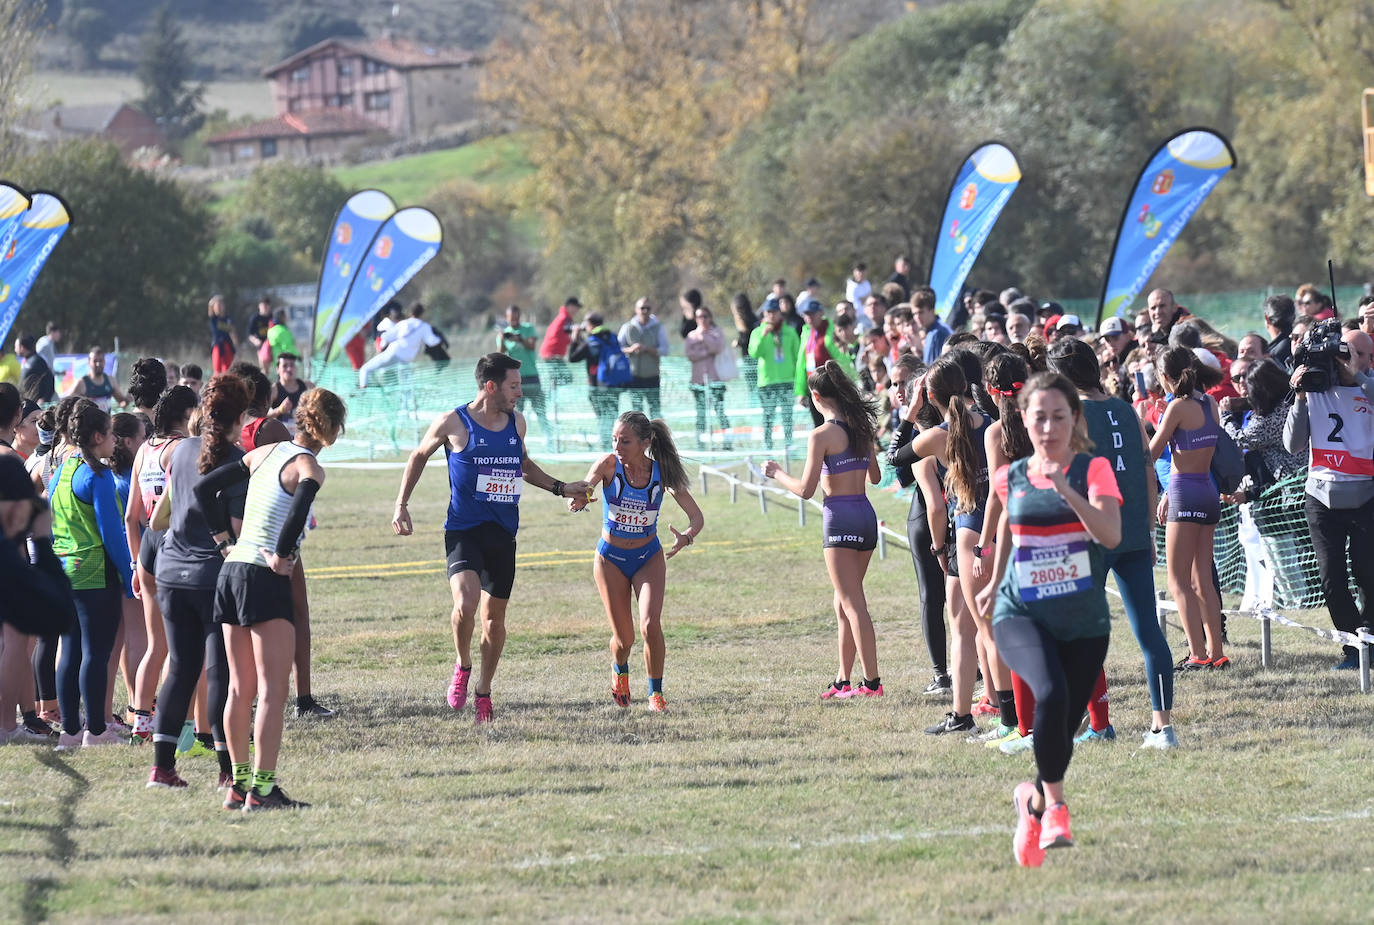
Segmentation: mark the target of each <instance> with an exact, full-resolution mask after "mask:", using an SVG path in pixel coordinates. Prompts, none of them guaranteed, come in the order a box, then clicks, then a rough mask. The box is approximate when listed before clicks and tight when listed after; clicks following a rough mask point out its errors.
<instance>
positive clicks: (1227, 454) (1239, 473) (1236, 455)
mask: <svg viewBox="0 0 1374 925" xmlns="http://www.w3.org/2000/svg"><path fill="white" fill-rule="evenodd" d="M1243 478H1245V454H1244V453H1242V452H1241V451H1240V447H1238V446H1236V441H1234V440H1232V439H1231V435H1230V434H1228V433H1227V432H1226V431H1225V429H1221V428H1219V429H1218V431H1217V446H1216V449H1215V450H1213V451H1212V480H1213V481H1214V482H1216V483H1217V488H1218V489H1220V490H1221V491H1222V492H1223V493H1224V494H1228V495H1229V494H1231V493H1232V492H1233V491H1235V490H1236V489H1237V488H1240V482H1241V479H1243Z"/></svg>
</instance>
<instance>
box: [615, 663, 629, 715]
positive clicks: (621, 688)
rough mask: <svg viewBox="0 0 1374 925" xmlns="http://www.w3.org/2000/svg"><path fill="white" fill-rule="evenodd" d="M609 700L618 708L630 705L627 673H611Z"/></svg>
mask: <svg viewBox="0 0 1374 925" xmlns="http://www.w3.org/2000/svg"><path fill="white" fill-rule="evenodd" d="M611 699H612V700H614V701H615V703H616V706H619V707H628V706H629V705H630V673H629V672H628V671H627V672H625V674H616V673H615V672H614V671H613V672H611Z"/></svg>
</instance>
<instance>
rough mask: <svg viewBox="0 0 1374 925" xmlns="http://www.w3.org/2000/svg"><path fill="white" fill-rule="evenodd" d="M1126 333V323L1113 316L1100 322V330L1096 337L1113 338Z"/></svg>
mask: <svg viewBox="0 0 1374 925" xmlns="http://www.w3.org/2000/svg"><path fill="white" fill-rule="evenodd" d="M1124 333H1126V322H1125V320H1124V319H1122V318H1119V317H1117V316H1116V315H1113V316H1112V317H1110V318H1108V319H1107V320H1106V321H1104V322H1102V329H1101V330H1100V331H1098V332H1097V336H1098V337H1114V336H1115V335H1117V334H1124Z"/></svg>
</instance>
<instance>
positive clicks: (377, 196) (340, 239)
mask: <svg viewBox="0 0 1374 925" xmlns="http://www.w3.org/2000/svg"><path fill="white" fill-rule="evenodd" d="M395 213H396V203H394V202H392V201H391V197H390V196H388V195H387V194H386V193H383V192H382V191H381V190H375V189H367V190H363V191H362V192H360V193H354V194H353V195H352V196H350V197H349V198H348V201H347V202H345V203H344V204H343V205H342V206H341V207H340V208H339V214H338V215H336V216H334V224H333V226H332V227H331V228H330V229H329V246H328V247H327V248H325V252H324V260H323V261H321V263H320V282H319V286H318V288H317V289H316V293H315V320H314V327H313V329H312V331H311V338H310V341H311V347H312V348H313V353H312V355H313V356H314V357H318V358H320V359H321V360H322V359H323V358H324V355H325V352H326V350H327V349H328V347H329V344H330V342H331V341H332V340H333V338H334V330H335V328H336V327H337V326H338V323H339V312H340V310H341V309H342V308H343V304H344V299H345V298H347V297H348V291H349V290H350V289H351V288H352V287H353V280H354V279H355V278H356V277H357V275H358V268H359V267H361V266H362V263H363V258H365V257H366V256H367V253H368V249H369V248H371V247H372V242H373V239H374V238H376V236H377V232H378V231H380V230H381V228H382V225H383V224H384V223H385V222H386V220H387V219H389V218H390V217H391V216H392V215H394V214H395Z"/></svg>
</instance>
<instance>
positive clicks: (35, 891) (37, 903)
mask: <svg viewBox="0 0 1374 925" xmlns="http://www.w3.org/2000/svg"><path fill="white" fill-rule="evenodd" d="M36 757H37V759H38V762H39V764H42V765H45V766H46V767H48V768H50V769H52V770H54V771H56V772H57V773H59V774H61V775H62V776H63V777H66V778H67V779H68V780H69V781H70V786H69V787H68V788H67V792H66V793H65V794H63V795H62V797H61V798H60V799H59V800H58V807H59V810H58V815H57V822H56V823H54V824H53V825H50V826H42V827H41V828H42V829H43V830H45V834H46V835H47V837H48V846H49V847H48V857H49V858H51V859H52V860H53V861H56V862H57V864H58V865H59V866H60V867H62V868H64V869H65V868H66V867H67V866H68V865H69V864H70V863H71V861H72V858H73V857H74V856H75V855H76V842H75V841H73V840H72V837H71V833H72V831H73V830H74V829H75V827H76V809H77V806H78V805H79V804H80V803H81V800H82V798H84V797H85V796H86V794H87V793H88V792H89V791H90V789H91V782H90V781H89V780H87V779H86V777H85V775H83V774H82V773H81V772H80V771H78V770H76V769H75V768H73V767H72V766H71V765H69V764H68V763H67V762H65V761H63V760H62V759H61V758H59V757H58V755H57V753H56V752H52V751H40V752H39V753H38V754H37V755H36ZM60 886H61V883H60V882H59V881H58V880H57V878H55V877H47V876H44V877H26V878H25V879H24V894H23V898H22V899H21V900H20V906H19V918H20V921H22V922H25V923H28V922H46V921H47V920H48V914H49V912H50V909H49V906H50V903H51V900H52V896H53V894H54V893H56V892H57V890H58V888H59V887H60Z"/></svg>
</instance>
